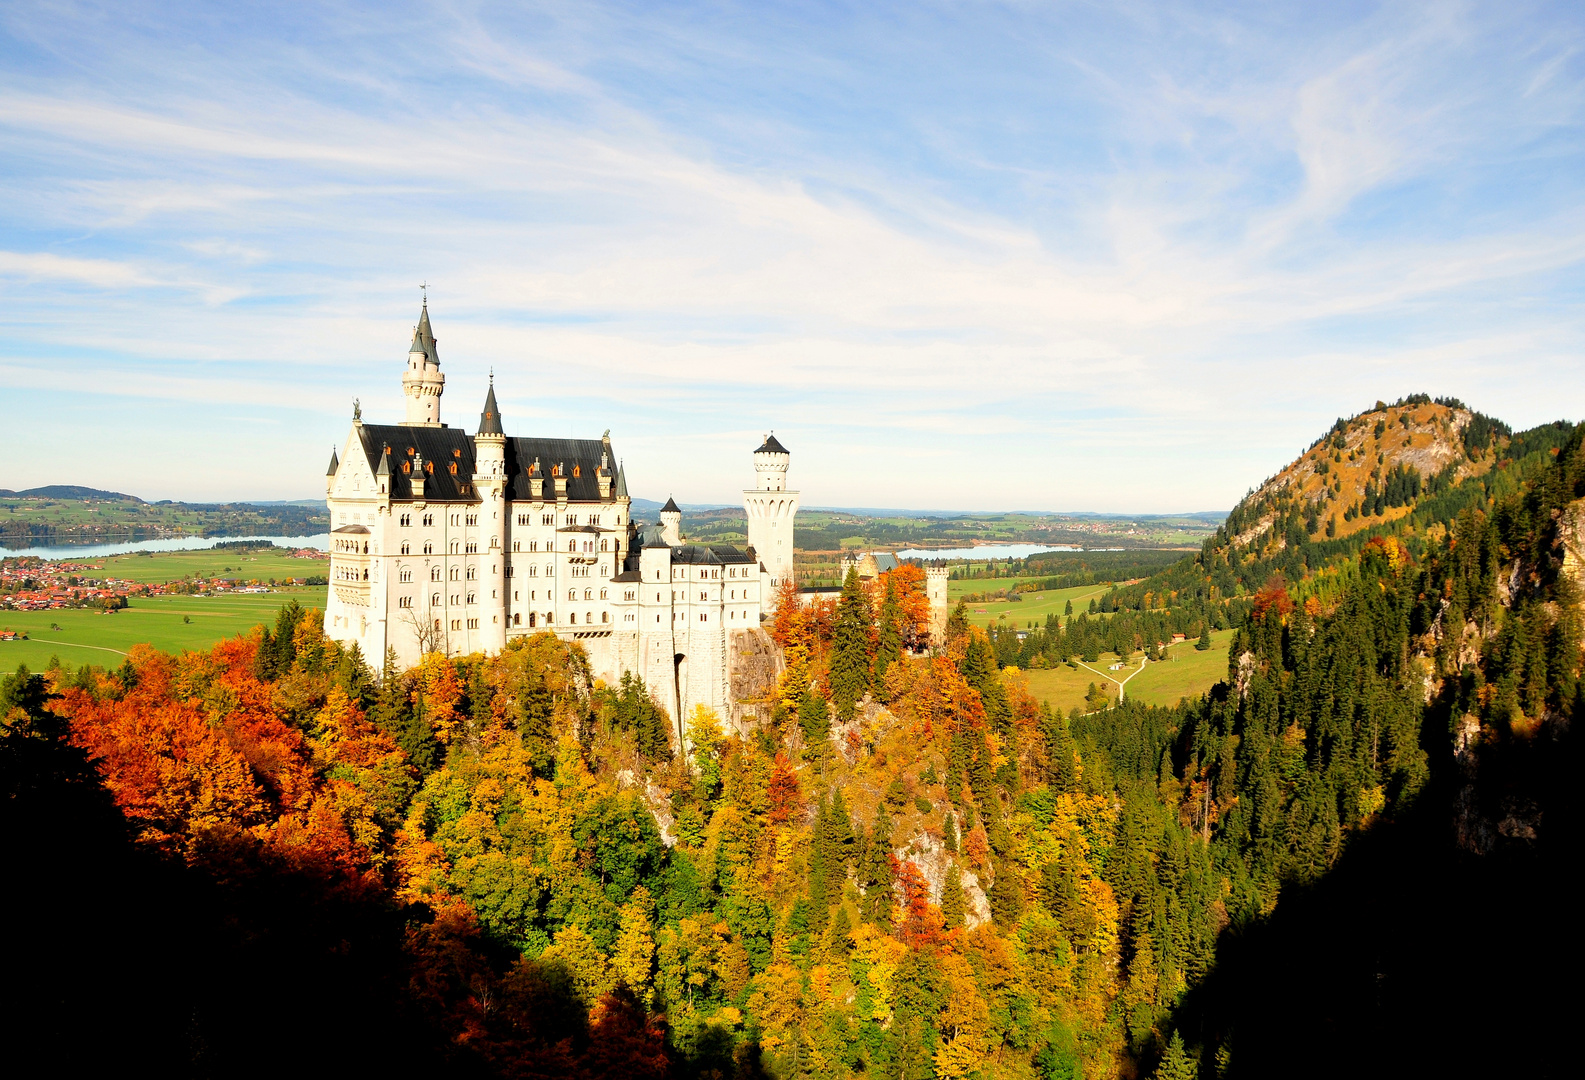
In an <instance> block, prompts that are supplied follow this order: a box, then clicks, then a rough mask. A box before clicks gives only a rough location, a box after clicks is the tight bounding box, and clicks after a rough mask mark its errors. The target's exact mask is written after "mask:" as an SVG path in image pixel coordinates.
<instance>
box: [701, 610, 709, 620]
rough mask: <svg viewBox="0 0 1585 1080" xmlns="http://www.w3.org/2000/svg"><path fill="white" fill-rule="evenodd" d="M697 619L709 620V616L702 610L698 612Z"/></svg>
mask: <svg viewBox="0 0 1585 1080" xmlns="http://www.w3.org/2000/svg"><path fill="white" fill-rule="evenodd" d="M699 621H700V622H709V621H710V616H708V615H706V614H704V613H703V612H700V614H699Z"/></svg>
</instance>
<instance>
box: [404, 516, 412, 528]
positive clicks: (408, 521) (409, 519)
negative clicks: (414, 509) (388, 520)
mask: <svg viewBox="0 0 1585 1080" xmlns="http://www.w3.org/2000/svg"><path fill="white" fill-rule="evenodd" d="M412 524H413V515H412V514H403V515H402V528H404V529H405V528H408V527H409V526H411V525H412Z"/></svg>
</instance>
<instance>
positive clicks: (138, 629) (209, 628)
mask: <svg viewBox="0 0 1585 1080" xmlns="http://www.w3.org/2000/svg"><path fill="white" fill-rule="evenodd" d="M194 554H196V553H194ZM292 600H296V601H297V602H298V603H299V604H302V605H303V606H304V607H305V608H313V607H317V608H321V609H323V608H324V606H325V588H324V586H318V587H314V586H309V587H306V588H292V589H278V590H275V591H273V592H268V593H249V594H246V595H242V596H235V595H232V596H151V597H146V596H134V597H132V598H130V600H129V601H128V603H129V606H128V607H126V608H124V609H123V610H121V611H117V612H115V613H114V614H110V615H106V614H104V613H103V612H99V611H92V610H86V609H78V608H70V609H68V608H57V609H55V610H53V611H0V629H5V630H20V631H24V632H26V633H27V635H28V640H26V641H0V672H7V673H9V672H12V671H15V670H16V668H17V666H18V665H19V664H25V665H26V666H27V667H28V668H29V670H32V671H41V670H43V669H44V667H45V666H47V665H48V664H49V662H50V657H52V656H58V657H60V659H61V663H63V664H66V665H68V666H69V667H73V668H76V667H81V666H82V665H83V664H92V665H98V666H102V667H116V666H117V665H119V664H120V663H121V659H122V657H123V656H125V655H126V653H127V650H128V649H130V648H131V647H132V646H133V645H139V644H150V645H154V646H155V647H156V648H159V649H163V650H165V651H167V652H180V651H181V650H183V649H206V648H208V647H209V646H211V645H213V644H214V643H215V642H217V641H220V640H222V639H223V638H228V637H234V636H236V635H237V634H245V633H247V632H248V631H249V630H251V629H253V628H254V627H255V626H257V625H258V624H259V623H263V622H273V621H274V619H275V613H276V612H277V611H278V610H279V609H280V607H281V605H283V604H286V603H288V602H290V601H292ZM52 627H59V629H52Z"/></svg>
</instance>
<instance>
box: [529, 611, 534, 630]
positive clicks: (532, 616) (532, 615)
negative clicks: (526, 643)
mask: <svg viewBox="0 0 1585 1080" xmlns="http://www.w3.org/2000/svg"><path fill="white" fill-rule="evenodd" d="M528 625H529V626H533V625H534V613H533V612H532V611H530V612H529V613H528Z"/></svg>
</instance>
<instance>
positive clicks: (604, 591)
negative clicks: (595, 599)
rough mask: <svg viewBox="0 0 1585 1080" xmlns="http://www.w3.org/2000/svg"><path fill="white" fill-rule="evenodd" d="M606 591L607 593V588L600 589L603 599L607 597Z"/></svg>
mask: <svg viewBox="0 0 1585 1080" xmlns="http://www.w3.org/2000/svg"><path fill="white" fill-rule="evenodd" d="M606 593H607V590H605V589H601V590H600V599H601V600H604V599H606Z"/></svg>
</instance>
